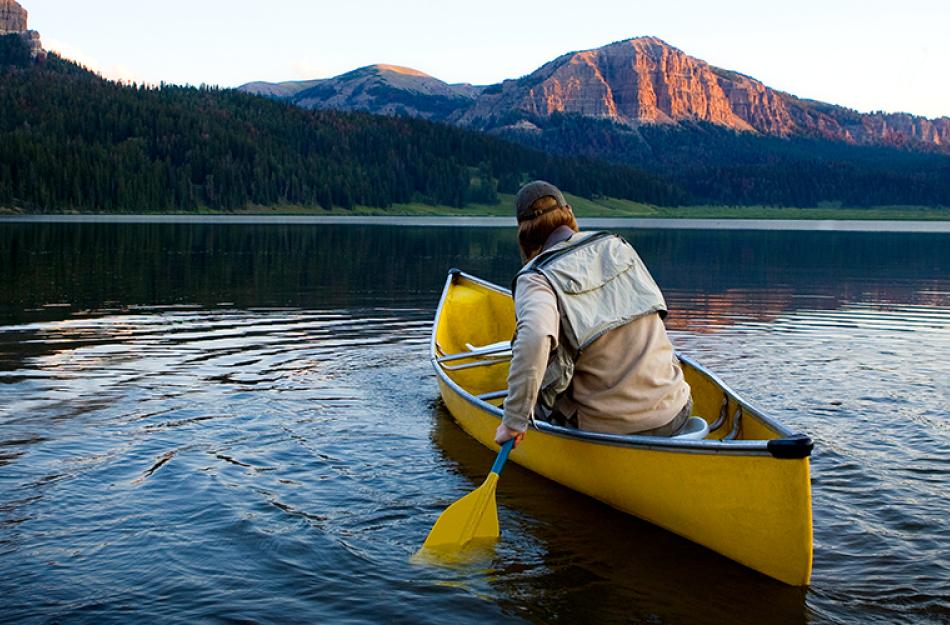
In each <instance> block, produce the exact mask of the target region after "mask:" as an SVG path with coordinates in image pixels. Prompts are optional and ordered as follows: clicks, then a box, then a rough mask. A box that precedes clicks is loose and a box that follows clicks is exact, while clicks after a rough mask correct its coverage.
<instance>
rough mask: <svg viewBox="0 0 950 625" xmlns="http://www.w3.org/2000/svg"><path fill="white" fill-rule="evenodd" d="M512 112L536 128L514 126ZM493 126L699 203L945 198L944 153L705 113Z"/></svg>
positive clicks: (947, 201)
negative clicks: (673, 122)
mask: <svg viewBox="0 0 950 625" xmlns="http://www.w3.org/2000/svg"><path fill="white" fill-rule="evenodd" d="M518 122H521V123H522V124H524V123H525V122H528V123H531V124H532V125H533V126H534V128H535V129H534V130H533V131H524V130H519V129H518V128H519V126H518V125H517V124H518ZM493 132H494V133H496V134H499V135H500V136H503V137H506V138H509V139H511V140H514V141H518V142H519V143H521V144H524V145H527V146H529V147H534V148H537V149H540V150H544V151H546V152H549V153H552V154H572V155H587V156H590V157H592V158H593V157H596V158H605V159H609V160H610V161H612V162H619V163H625V164H629V165H632V166H634V167H638V168H642V169H644V170H645V171H648V172H650V173H653V174H655V175H657V176H662V177H664V178H667V179H668V180H670V181H671V182H672V183H673V184H675V185H677V186H678V187H680V188H683V189H685V190H686V191H687V193H688V194H689V195H690V198H691V200H692V201H693V202H695V203H699V204H729V205H733V204H736V205H742V204H745V205H750V204H764V205H773V206H801V207H809V206H815V205H817V204H819V203H821V202H838V203H841V204H843V205H845V206H854V207H862V206H881V205H899V204H904V205H921V206H950V156H948V155H946V154H943V153H939V152H920V151H916V152H915V151H910V150H902V149H898V148H894V147H884V146H856V145H849V144H846V143H841V142H833V141H827V140H823V139H818V138H805V137H796V138H784V139H783V138H779V137H767V136H762V135H758V134H753V133H748V132H736V131H734V130H731V129H729V128H723V127H721V126H715V125H713V124H708V123H693V124H691V125H688V126H687V125H685V124H681V125H680V126H677V127H667V126H663V125H644V126H640V127H639V128H637V129H632V128H630V127H626V126H621V125H619V124H615V123H613V122H610V121H606V120H597V119H592V118H589V117H582V116H579V115H562V114H554V115H552V116H550V117H548V118H540V117H532V116H526V115H523V114H513V115H511V116H510V118H509V119H507V120H503V123H502V129H500V130H494V131H493Z"/></svg>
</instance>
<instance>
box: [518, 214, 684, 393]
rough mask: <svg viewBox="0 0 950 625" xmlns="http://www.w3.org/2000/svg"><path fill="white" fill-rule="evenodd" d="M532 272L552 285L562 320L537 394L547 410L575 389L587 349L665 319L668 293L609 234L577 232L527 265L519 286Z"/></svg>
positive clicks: (629, 250)
mask: <svg viewBox="0 0 950 625" xmlns="http://www.w3.org/2000/svg"><path fill="white" fill-rule="evenodd" d="M528 272H536V273H540V274H541V275H543V276H544V277H545V278H547V280H548V282H550V284H551V286H552V287H553V289H554V293H555V295H556V296H557V304H558V313H559V315H560V319H561V332H560V334H561V336H560V338H559V339H558V347H557V349H555V350H554V351H553V352H552V353H551V355H550V357H549V358H548V366H547V369H546V370H545V372H544V377H543V379H542V380H541V391H540V393H539V395H538V398H539V401H540V402H541V405H542V406H544V407H545V408H548V409H551V408H552V407H553V406H554V401H555V399H556V398H557V396H558V395H560V394H561V393H563V392H564V391H566V390H567V388H568V387H569V386H570V383H571V378H573V377H574V363H575V362H576V361H577V358H578V357H579V356H580V354H581V352H583V351H584V349H585V348H587V346H588V345H590V344H591V343H593V342H594V341H595V340H597V339H598V338H599V337H600V336H602V335H603V334H604V333H606V332H608V331H610V330H612V329H614V328H617V327H619V326H622V325H624V324H626V323H630V322H631V321H634V320H635V319H639V318H640V317H643V316H644V315H648V314H651V313H659V314H660V316H661V317H666V312H667V309H666V302H665V301H664V299H663V294H662V293H660V288H659V287H658V286H657V285H656V282H655V281H654V280H653V276H651V275H650V272H649V271H647V268H646V265H644V264H643V261H642V260H640V256H639V255H638V254H637V252H636V250H634V249H633V246H631V245H630V244H629V243H627V242H626V241H625V240H624V239H623V238H622V237H619V236H617V235H615V234H611V233H609V232H584V233H578V234H575V235H574V236H572V237H571V238H569V239H567V240H566V241H562V242H560V243H557V244H555V245H552V246H551V247H550V248H549V249H547V250H544V251H543V252H541V254H539V255H538V256H536V257H535V258H533V259H532V260H531V261H530V262H529V263H528V264H526V265H525V266H524V267H523V268H522V269H521V271H519V272H518V275H517V276H515V281H517V279H518V276H521V275H522V274H524V273H528ZM512 290H514V289H512Z"/></svg>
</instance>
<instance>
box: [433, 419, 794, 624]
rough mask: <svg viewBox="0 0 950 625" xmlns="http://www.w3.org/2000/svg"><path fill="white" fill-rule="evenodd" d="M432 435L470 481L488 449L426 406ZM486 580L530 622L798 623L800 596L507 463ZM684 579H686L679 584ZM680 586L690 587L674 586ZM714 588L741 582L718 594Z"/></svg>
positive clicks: (477, 476) (479, 474) (487, 460)
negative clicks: (724, 599)
mask: <svg viewBox="0 0 950 625" xmlns="http://www.w3.org/2000/svg"><path fill="white" fill-rule="evenodd" d="M433 412H434V413H435V414H434V415H433V421H434V423H435V428H434V430H433V440H434V443H435V445H436V446H437V447H438V448H439V449H440V450H441V451H442V452H443V453H444V455H445V457H446V459H447V460H448V461H449V462H450V467H451V469H448V470H455V471H458V472H460V473H462V474H463V475H465V476H466V477H467V478H468V479H469V480H470V481H471V484H472V487H474V486H475V485H477V484H479V483H481V480H483V479H484V476H485V472H486V470H487V468H488V467H489V466H490V464H491V461H492V454H491V453H490V452H489V451H488V450H487V449H485V448H483V447H482V446H481V445H479V444H478V443H477V442H475V441H474V440H473V439H472V438H470V437H469V436H468V435H467V434H465V433H464V432H463V431H462V430H461V429H460V428H459V427H458V426H456V425H455V424H454V423H452V421H451V417H450V416H449V415H448V413H447V412H446V411H445V409H444V407H442V406H441V404H435V405H434V406H433ZM498 503H499V515H500V522H501V529H502V536H501V539H500V541H499V543H498V546H497V547H496V557H495V561H494V562H493V568H494V573H493V575H492V579H491V584H492V587H493V588H494V589H495V590H496V591H497V592H498V594H499V595H500V599H499V602H500V604H501V605H502V606H503V608H504V609H505V610H506V611H510V612H511V613H513V614H517V615H518V616H521V617H523V618H526V619H527V620H528V621H529V622H534V623H550V622H563V623H625V622H637V623H638V622H654V621H655V622H670V623H680V622H682V623H710V624H712V623H716V624H718V623H724V622H730V623H736V624H737V625H739V624H744V623H749V624H752V623H765V622H768V623H782V624H784V623H788V624H792V623H804V622H805V609H804V602H805V593H804V591H803V590H801V589H798V588H791V587H788V586H784V585H782V584H777V583H774V582H772V581H771V580H768V579H767V578H765V577H762V576H759V575H757V574H755V573H753V572H751V571H749V570H747V569H745V568H743V567H742V566H740V565H737V564H735V563H733V562H730V561H729V560H727V559H725V558H723V557H721V556H718V555H716V554H715V553H713V552H711V551H708V550H707V549H704V548H703V547H700V546H698V545H694V544H692V543H690V542H689V541H686V540H685V539H681V538H679V537H677V536H675V535H673V534H670V533H669V532H666V531H664V530H661V529H659V528H656V527H654V526H652V525H649V524H647V523H644V522H642V521H639V520H637V519H635V518H633V517H630V516H627V515H625V514H622V513H620V512H617V511H615V510H612V509H610V508H609V507H607V506H605V505H603V504H601V503H599V502H597V501H595V500H593V499H590V498H588V497H585V496H583V495H578V494H577V493H574V492H573V491H570V490H568V489H566V488H564V487H562V486H560V485H558V484H555V483H553V482H550V481H548V480H546V479H544V478H541V477H538V476H536V475H534V474H533V473H530V472H528V471H525V470H524V469H521V468H520V467H517V466H516V465H514V464H513V463H512V464H509V466H508V467H507V468H506V469H505V473H504V474H503V476H502V478H501V481H500V482H499V485H498ZM686 580H689V581H688V582H687V581H686ZM684 584H688V586H689V589H690V590H689V592H686V593H684V592H683V585H684ZM723 587H729V588H733V589H739V588H741V589H742V592H736V593H735V594H734V596H732V597H731V598H730V601H729V602H726V603H724V602H722V601H721V590H722V588H723Z"/></svg>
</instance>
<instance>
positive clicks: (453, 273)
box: [449, 267, 462, 276]
mask: <svg viewBox="0 0 950 625" xmlns="http://www.w3.org/2000/svg"><path fill="white" fill-rule="evenodd" d="M461 273H462V270H461V269H459V268H458V267H452V268H451V269H449V275H450V276H458V275H461Z"/></svg>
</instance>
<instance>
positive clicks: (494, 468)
mask: <svg viewBox="0 0 950 625" xmlns="http://www.w3.org/2000/svg"><path fill="white" fill-rule="evenodd" d="M514 446H515V439H513V438H512V439H511V440H508V441H506V442H505V444H504V445H502V446H501V451H499V452H498V457H497V458H495V464H493V465H491V472H492V473H497V474H498V475H501V470H502V468H503V467H504V466H505V462H506V461H507V460H508V454H510V453H511V448H512V447H514Z"/></svg>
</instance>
